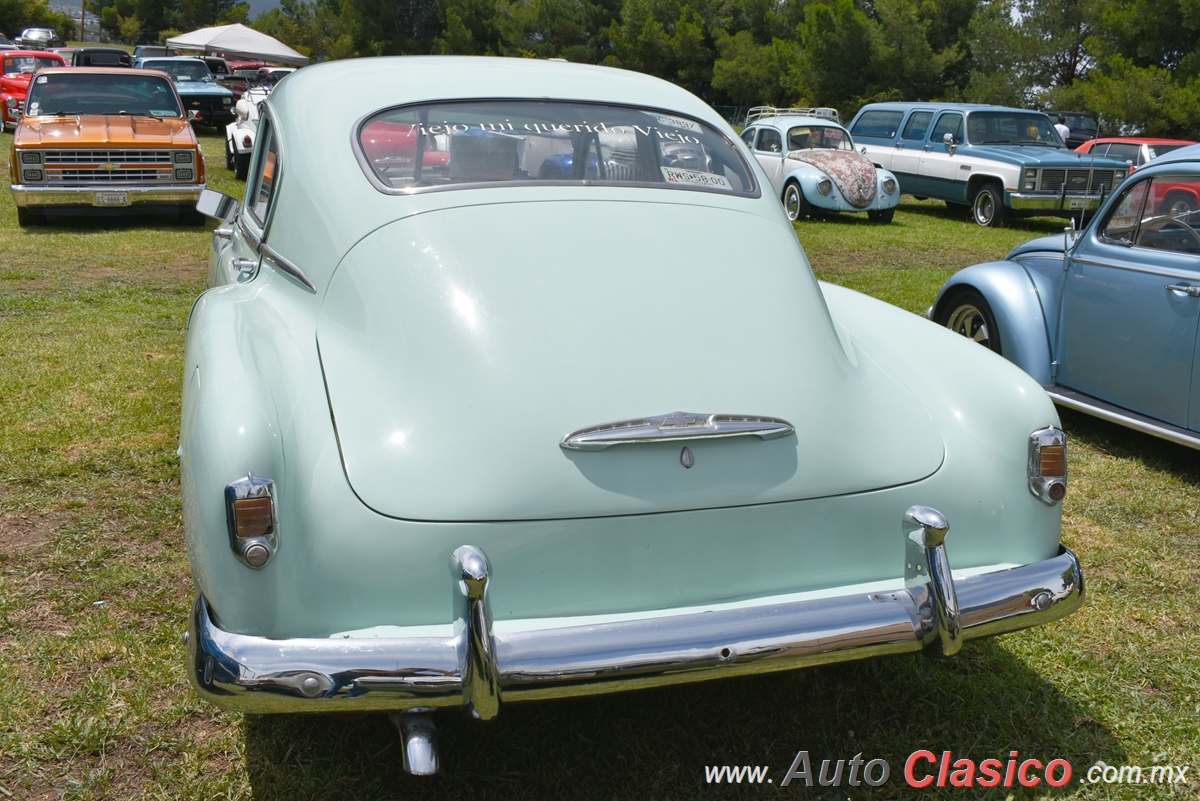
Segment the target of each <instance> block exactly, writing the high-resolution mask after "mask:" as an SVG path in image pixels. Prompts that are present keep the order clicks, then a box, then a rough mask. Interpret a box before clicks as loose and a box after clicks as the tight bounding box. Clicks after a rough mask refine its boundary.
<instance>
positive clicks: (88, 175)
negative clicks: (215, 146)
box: [46, 166, 172, 184]
mask: <svg viewBox="0 0 1200 801" xmlns="http://www.w3.org/2000/svg"><path fill="white" fill-rule="evenodd" d="M46 181H47V182H49V183H52V184H55V183H62V184H77V183H97V184H169V183H172V177H171V167H170V166H166V167H150V168H144V169H142V168H139V169H130V168H118V169H115V170H106V169H103V168H96V167H70V168H66V167H64V168H55V167H47V168H46Z"/></svg>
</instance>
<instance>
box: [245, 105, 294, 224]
mask: <svg viewBox="0 0 1200 801" xmlns="http://www.w3.org/2000/svg"><path fill="white" fill-rule="evenodd" d="M261 110H262V115H261V116H260V117H259V130H258V134H256V135H255V139H254V142H255V144H256V145H257V144H258V142H260V141H262V142H266V141H267V140H268V139H269V138H271V137H266V136H262V125H263V122H264V121H265V122H266V124H267V125H268V126H270V127H269V128H268V130H267V132H268V133H269V134H271V136H272V137H274V139H275V183H274V186H272V188H271V202H270V203H269V204H268V206H267V217H266V219H265V220H260V219H258V215H256V214H255V213H254V210H253V209H254V204H253V202H251V199H252V197H253V193H254V192H257V191H258V181H257V180H256V181H255V182H254V184H253V186H252V185H251V184H250V183H249V182H247V183H246V196H245V199H244V202H243V203H242V209H243V210H244V211H245V213H246V214H248V215H249V216H250V219H251V220H252V221H253V222H255V223H258V225H259V227H260V228H261V229H262V235H261V239H264V240H265V239H266V238H267V235H268V234H269V233H270V230H271V220H272V219H273V217H274V215H275V198H276V197H278V195H279V187H280V185H281V184H282V183H283V164H284V161H285V159H284V146H283V137H281V136H280V135H279V126H278V125H277V124H276V123H275V118H274V115H273V114H272V113H271V107H270V106H268V105H267V101H265V100H264V101H263V104H262V106H261ZM267 148H268V145H267V144H264V145H263V147H262V149H261V150H259V151H258V153H257V154H256V155H257V156H258V158H257V159H255V162H254V171H253V172H252V173H251V175H252V176H255V177H258V176H259V166H260V164H259V162H260V161H261V160H262V159H264V158H266V152H267Z"/></svg>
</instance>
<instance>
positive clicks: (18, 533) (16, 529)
mask: <svg viewBox="0 0 1200 801" xmlns="http://www.w3.org/2000/svg"><path fill="white" fill-rule="evenodd" d="M62 523H63V519H62V518H60V517H49V516H43V515H21V514H12V513H7V512H5V513H0V554H3V555H5V556H20V555H22V554H26V553H28V552H30V551H32V550H36V549H37V548H39V547H41V546H42V545H44V544H45V543H47V542H49V541H50V538H51V537H53V536H54V532H55V530H56V529H57V528H58V527H59V526H60V525H62Z"/></svg>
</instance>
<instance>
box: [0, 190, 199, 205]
mask: <svg viewBox="0 0 1200 801" xmlns="http://www.w3.org/2000/svg"><path fill="white" fill-rule="evenodd" d="M203 190H204V184H183V185H179V184H173V185H170V186H129V185H127V184H112V185H92V186H79V187H66V186H31V185H28V184H13V186H12V192H13V200H14V201H15V202H16V204H17V206H18V207H19V208H30V207H40V206H92V207H94V208H97V209H107V208H117V209H120V208H128V206H97V205H96V193H97V192H125V193H126V194H127V195H128V196H129V206H136V205H139V204H147V203H172V204H179V205H181V206H183V205H192V206H194V205H196V201H198V200H199V199H200V192H202V191H203Z"/></svg>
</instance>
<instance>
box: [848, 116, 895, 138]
mask: <svg viewBox="0 0 1200 801" xmlns="http://www.w3.org/2000/svg"><path fill="white" fill-rule="evenodd" d="M903 116H904V112H903V111H864V112H863V113H862V115H861V116H860V117H859V118H858V119H857V120H856V121H855V122H854V127H853V128H851V129H850V133H852V134H854V135H855V136H888V137H891V136H895V135H896V128H898V127H899V126H900V118H901V117H903Z"/></svg>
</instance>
